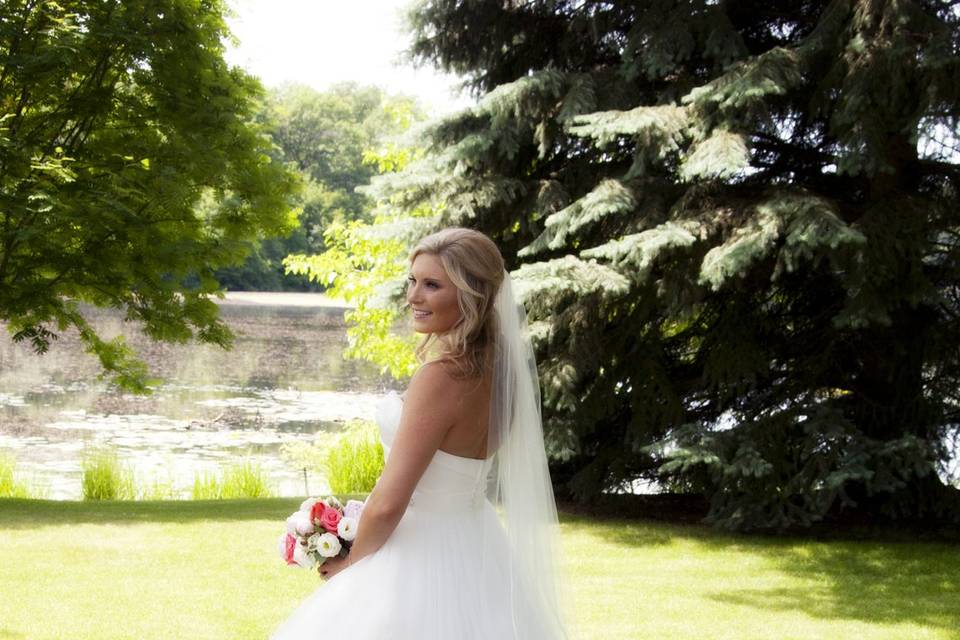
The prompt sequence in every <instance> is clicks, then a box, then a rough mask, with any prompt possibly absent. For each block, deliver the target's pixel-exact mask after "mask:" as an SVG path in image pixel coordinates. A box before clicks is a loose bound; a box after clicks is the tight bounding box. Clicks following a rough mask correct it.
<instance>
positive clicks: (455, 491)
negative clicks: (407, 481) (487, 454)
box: [376, 391, 491, 512]
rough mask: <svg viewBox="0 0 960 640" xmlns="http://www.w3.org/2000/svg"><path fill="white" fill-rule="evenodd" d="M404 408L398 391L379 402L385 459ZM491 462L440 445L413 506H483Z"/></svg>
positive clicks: (378, 418)
mask: <svg viewBox="0 0 960 640" xmlns="http://www.w3.org/2000/svg"><path fill="white" fill-rule="evenodd" d="M402 410H403V398H401V397H400V394H399V393H397V392H396V391H390V392H389V393H387V395H386V396H385V397H384V398H383V399H381V400H380V401H379V402H378V403H377V412H376V421H377V426H378V427H379V429H380V441H381V443H382V444H383V455H384V459H389V456H390V446H391V445H392V444H393V438H394V436H396V433H397V428H398V427H399V426H400V414H401V411H402ZM490 463H491V461H490V460H489V459H488V460H480V459H478V458H466V457H463V456H457V455H454V454H452V453H447V452H446V451H441V450H440V449H437V451H436V453H434V455H433V459H432V460H431V461H430V464H428V465H427V468H426V470H425V471H424V472H423V476H421V478H420V482H418V483H417V487H416V489H414V491H413V496H412V497H411V499H410V507H411V508H413V509H416V510H423V511H441V512H444V511H458V510H463V509H479V508H480V507H482V506H483V503H484V499H485V496H484V489H485V482H484V479H485V478H486V475H487V473H486V472H487V471H489V469H490V466H491V464H490Z"/></svg>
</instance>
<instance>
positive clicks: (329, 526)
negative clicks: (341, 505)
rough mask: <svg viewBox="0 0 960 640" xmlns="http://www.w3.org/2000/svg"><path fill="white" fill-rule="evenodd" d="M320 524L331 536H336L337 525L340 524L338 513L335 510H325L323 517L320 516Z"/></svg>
mask: <svg viewBox="0 0 960 640" xmlns="http://www.w3.org/2000/svg"><path fill="white" fill-rule="evenodd" d="M320 524H321V525H323V528H324V529H326V530H327V531H329V532H330V533H332V534H333V535H337V525H338V524H340V512H339V511H337V510H336V509H325V510H324V512H323V515H322V516H320Z"/></svg>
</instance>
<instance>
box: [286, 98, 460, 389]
mask: <svg viewBox="0 0 960 640" xmlns="http://www.w3.org/2000/svg"><path fill="white" fill-rule="evenodd" d="M391 117H392V118H393V119H394V122H395V124H396V126H410V123H411V122H414V121H416V120H417V119H418V118H419V117H420V116H419V114H418V112H416V111H413V110H411V108H410V107H404V106H402V105H399V106H398V105H393V107H392V111H391ZM423 155H424V152H423V150H422V149H420V148H416V147H411V146H409V144H404V143H402V142H400V141H397V140H394V141H392V142H388V143H386V144H383V145H382V146H380V147H379V148H377V149H368V150H367V151H366V153H365V156H364V157H365V160H364V161H365V163H367V164H369V165H371V166H373V165H375V166H377V167H379V168H380V169H381V170H383V171H387V172H388V174H389V175H394V174H396V173H397V172H400V171H402V170H403V169H404V168H406V167H407V166H409V165H408V163H411V162H417V161H419V159H421V158H422V157H423ZM384 175H387V174H384ZM363 191H365V192H366V191H367V190H363ZM371 193H372V194H373V195H372V196H371V197H374V196H375V192H371ZM401 197H402V194H401V195H397V196H396V197H393V198H388V199H386V200H379V201H377V206H376V207H375V208H374V210H373V216H374V217H373V221H372V222H366V221H362V220H353V221H350V222H340V221H334V222H332V223H330V224H329V225H328V226H327V227H326V228H325V229H324V232H323V236H324V245H325V247H326V249H325V250H324V251H323V252H321V253H319V254H314V255H308V254H305V253H299V254H291V255H289V256H287V257H286V258H285V259H284V261H283V264H284V266H285V267H286V270H287V273H293V274H298V275H305V276H307V277H308V278H309V279H310V280H311V281H313V282H317V283H319V284H321V285H322V286H323V287H325V291H326V293H327V294H328V295H330V296H331V297H334V298H339V299H343V300H346V301H347V302H350V303H353V305H354V308H353V309H351V310H349V311H347V312H345V313H344V320H345V321H346V322H347V325H348V327H347V340H348V346H347V348H346V349H344V354H343V355H344V357H345V358H355V359H363V360H367V361H369V362H372V363H374V364H376V365H377V366H379V367H380V371H381V373H386V372H388V371H389V372H390V374H391V375H392V376H393V377H395V378H406V377H409V376H411V375H413V372H414V371H415V370H416V368H417V366H418V362H417V361H416V357H415V355H414V348H415V346H416V337H415V336H413V335H412V334H411V332H405V333H403V334H401V335H397V333H396V331H394V329H395V326H396V325H397V323H398V321H401V320H407V321H409V316H408V315H407V314H406V313H404V312H403V311H402V310H401V309H398V308H397V305H396V301H397V300H398V299H399V298H401V297H402V296H403V294H404V291H405V289H406V274H407V253H408V251H409V250H410V247H411V242H412V241H413V239H414V238H417V237H419V236H421V235H423V233H424V231H425V230H426V229H429V228H430V226H431V225H432V224H433V222H434V220H435V215H436V213H435V212H436V209H437V208H440V207H442V205H437V207H433V206H421V207H416V208H414V209H413V210H411V211H405V212H404V214H403V215H398V214H397V213H396V212H394V211H392V207H394V206H395V202H396V201H397V200H398V199H399V198H401Z"/></svg>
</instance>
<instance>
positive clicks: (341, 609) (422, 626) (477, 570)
mask: <svg viewBox="0 0 960 640" xmlns="http://www.w3.org/2000/svg"><path fill="white" fill-rule="evenodd" d="M402 402H403V399H402V398H401V397H400V395H399V394H398V393H396V392H390V393H389V394H387V396H386V397H384V398H383V399H382V400H381V401H380V402H379V403H378V405H377V412H376V420H377V425H378V426H379V428H380V436H381V440H382V442H383V448H384V454H385V455H389V452H390V445H391V443H392V442H393V437H394V435H395V433H396V429H397V427H398V425H399V422H400V411H401V407H402ZM489 469H490V461H489V460H480V459H476V458H465V457H462V456H456V455H453V454H450V453H447V452H445V451H440V450H438V451H437V452H436V454H435V455H434V457H433V459H432V460H431V461H430V464H429V465H428V466H427V468H426V470H425V471H424V473H423V476H422V477H421V479H420V482H419V483H418V484H417V487H416V489H415V490H414V492H413V496H412V498H411V501H410V505H409V506H408V508H407V510H406V512H405V513H404V515H403V517H402V518H401V519H400V522H399V524H397V527H396V529H395V530H394V531H393V533H391V535H390V537H389V538H387V540H386V542H384V544H383V546H381V547H380V548H379V549H378V550H377V551H376V552H374V553H372V554H370V555H367V556H365V557H363V558H361V559H360V560H359V561H357V562H356V563H355V564H353V565H350V566H349V567H347V568H346V569H344V570H342V571H341V572H340V573H338V574H336V575H335V576H334V577H333V578H331V579H330V580H328V581H327V582H324V583H321V584H320V585H319V586H318V587H317V589H316V590H315V591H314V592H312V593H311V594H310V595H309V596H307V598H306V599H305V600H304V601H303V602H302V603H301V604H300V606H299V607H298V608H297V609H296V610H294V612H293V613H292V614H291V615H290V616H289V617H288V618H287V619H286V620H285V621H284V622H283V623H282V624H281V625H280V626H279V627H278V628H277V629H276V630H275V631H274V632H273V634H272V635H271V636H270V638H271V640H311V639H313V638H317V639H318V640H319V639H320V638H323V639H324V640H327V639H329V638H330V633H331V631H335V632H336V633H337V635H341V634H342V637H345V638H350V640H506V639H510V638H516V639H517V640H554V638H549V637H548V635H547V633H546V632H545V631H544V627H543V625H542V624H540V623H539V622H538V621H537V616H536V615H535V614H534V612H533V610H532V609H531V607H529V606H524V607H522V608H520V609H519V610H514V611H512V612H511V607H510V597H509V596H510V594H509V588H508V587H507V585H508V584H509V577H508V574H507V572H508V570H509V568H508V563H507V555H506V554H507V553H508V552H509V544H508V541H507V536H506V532H505V531H504V529H503V526H502V524H501V523H500V521H499V516H498V515H497V511H496V509H495V508H494V506H493V504H492V503H491V502H490V501H489V500H487V499H486V497H485V494H484V482H485V478H486V475H487V474H486V472H487V471H489ZM483 519H494V520H496V525H497V526H495V527H486V529H487V530H488V531H495V532H496V535H495V536H487V537H488V538H491V539H487V540H483V536H482V535H481V532H482V531H483V530H484V527H483V526H481V523H483ZM362 521H363V517H362V516H361V524H360V527H361V528H362V526H363V525H362ZM481 544H486V545H489V546H488V547H487V552H486V554H485V556H486V558H488V560H487V562H488V563H492V564H493V566H487V567H482V566H481V557H482V556H481V548H480V545H481ZM491 559H492V560H491ZM341 625H342V626H341Z"/></svg>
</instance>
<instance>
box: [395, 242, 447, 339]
mask: <svg viewBox="0 0 960 640" xmlns="http://www.w3.org/2000/svg"><path fill="white" fill-rule="evenodd" d="M407 304H409V305H410V312H411V313H412V314H413V326H414V327H416V331H417V332H419V333H435V334H441V333H444V332H446V331H448V330H450V328H451V327H453V326H454V325H455V324H456V323H457V321H458V320H459V319H460V306H459V304H458V302H457V287H456V285H455V284H453V282H452V281H451V280H450V277H449V276H448V275H447V272H446V270H445V269H444V268H443V263H442V262H441V261H440V258H438V257H437V256H434V255H430V254H428V253H421V254H420V255H418V256H417V257H416V258H415V259H414V261H413V264H412V265H410V274H409V275H408V276H407Z"/></svg>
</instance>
